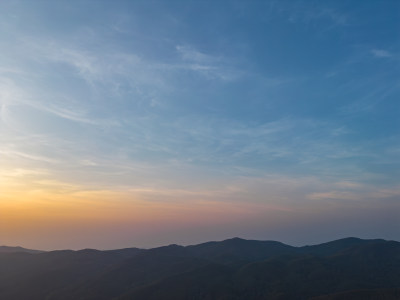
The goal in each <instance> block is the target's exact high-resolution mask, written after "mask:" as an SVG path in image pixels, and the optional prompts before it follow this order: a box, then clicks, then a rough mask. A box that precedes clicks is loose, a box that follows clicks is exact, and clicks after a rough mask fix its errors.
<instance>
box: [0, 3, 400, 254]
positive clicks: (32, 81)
mask: <svg viewBox="0 0 400 300" xmlns="http://www.w3.org/2000/svg"><path fill="white" fill-rule="evenodd" d="M399 11H400V2H398V1H390V0H386V1H363V2H362V3H360V2H359V1H323V2H321V1H301V0H293V1H273V0H270V1H267V0H266V1H251V2H248V1H62V0H60V1H45V0H43V1H27V0H15V1H14V0H5V1H1V2H0V47H1V48H0V49H1V57H0V244H3V245H7V246H22V247H26V248H33V249H42V250H49V249H83V248H96V249H116V248H124V247H144V248H151V247H155V246H162V245H167V244H182V245H188V244H197V243H201V242H205V241H210V240H224V239H227V238H230V237H236V236H238V237H241V238H245V239H257V240H276V241H280V242H283V243H286V244H289V245H305V244H317V243H322V242H326V241H330V240H335V239H339V238H343V237H348V236H355V237H359V238H383V239H388V240H400V231H399V230H398V229H399V228H400V218H399V217H398V216H399V215H400V180H399V179H400V118H399V113H400V102H399V96H400V93H399V90H400V83H399V78H400V77H399V65H400V43H399V29H400V18H399Z"/></svg>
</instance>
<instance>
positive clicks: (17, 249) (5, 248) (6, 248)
mask: <svg viewBox="0 0 400 300" xmlns="http://www.w3.org/2000/svg"><path fill="white" fill-rule="evenodd" d="M15 252H25V253H42V252H44V251H40V250H32V249H25V248H22V247H9V246H0V253H15Z"/></svg>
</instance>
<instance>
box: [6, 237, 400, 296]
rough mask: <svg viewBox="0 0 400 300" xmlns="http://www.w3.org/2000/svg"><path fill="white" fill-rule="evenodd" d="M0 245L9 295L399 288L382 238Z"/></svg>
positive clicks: (331, 292) (393, 257)
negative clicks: (45, 247)
mask: <svg viewBox="0 0 400 300" xmlns="http://www.w3.org/2000/svg"><path fill="white" fill-rule="evenodd" d="M1 249H3V247H1V248H0V299H10V300H19V299H32V300H35V299H93V300H94V299H96V300H97V299H99V300H101V299H120V300H122V299H136V300H137V299H139V300H140V299H167V300H168V299H221V300H222V299H313V298H315V299H353V298H354V299H357V297H361V298H359V299H362V297H364V296H365V294H366V293H367V294H368V295H370V296H369V298H368V299H398V298H393V297H397V296H396V295H398V293H399V288H400V243H399V242H396V241H385V240H382V239H375V240H363V239H358V238H345V239H340V240H336V241H332V242H328V243H323V244H319V245H313V246H303V247H293V246H289V245H286V244H283V243H280V242H275V241H257V240H244V239H240V238H233V239H228V240H224V241H221V242H207V243H202V244H198V245H192V246H185V247H184V246H179V245H169V246H163V247H158V248H152V249H138V248H127V249H119V250H107V251H99V250H93V249H85V250H79V251H72V250H62V251H49V252H40V251H38V252H36V251H34V250H28V249H23V248H18V247H15V248H13V249H11V248H7V251H1ZM4 249H5V248H4ZM24 250H27V251H24ZM357 295H358V296H357ZM363 295H364V296H363ZM340 297H342V298H340ZM346 297H353V298H346ZM371 297H372V298H371ZM374 297H375V298H374ZM385 297H386V298H385ZM364 298H365V297H364Z"/></svg>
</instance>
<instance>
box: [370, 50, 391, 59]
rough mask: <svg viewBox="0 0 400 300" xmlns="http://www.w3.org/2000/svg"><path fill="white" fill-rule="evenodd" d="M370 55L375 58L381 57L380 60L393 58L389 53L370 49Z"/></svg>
mask: <svg viewBox="0 0 400 300" xmlns="http://www.w3.org/2000/svg"><path fill="white" fill-rule="evenodd" d="M371 53H372V54H373V55H374V56H375V57H381V58H389V57H392V56H393V55H392V54H391V53H390V52H389V51H387V50H383V49H372V50H371Z"/></svg>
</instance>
